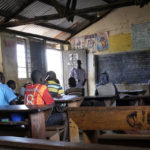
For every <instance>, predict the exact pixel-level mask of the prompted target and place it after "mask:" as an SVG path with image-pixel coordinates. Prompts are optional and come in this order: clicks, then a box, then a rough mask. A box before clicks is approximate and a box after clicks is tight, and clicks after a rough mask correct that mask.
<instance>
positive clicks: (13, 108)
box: [0, 105, 53, 113]
mask: <svg viewBox="0 0 150 150" xmlns="http://www.w3.org/2000/svg"><path fill="white" fill-rule="evenodd" d="M52 108H53V105H34V106H33V105H29V106H27V105H9V106H5V105H1V106H0V113H9V112H19V113H20V112H25V113H28V112H29V113H35V112H40V111H45V110H51V109H52Z"/></svg>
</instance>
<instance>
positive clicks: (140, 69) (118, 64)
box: [95, 50, 150, 84]
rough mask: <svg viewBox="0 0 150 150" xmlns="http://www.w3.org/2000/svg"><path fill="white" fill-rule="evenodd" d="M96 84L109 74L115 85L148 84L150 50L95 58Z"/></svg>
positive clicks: (149, 76) (149, 77)
mask: <svg viewBox="0 0 150 150" xmlns="http://www.w3.org/2000/svg"><path fill="white" fill-rule="evenodd" d="M95 66H96V67H95V75H96V83H97V84H98V83H99V76H100V74H101V73H103V72H107V73H108V75H109V80H110V81H111V82H114V83H123V82H126V83H147V82H148V80H149V79H150V50H143V51H133V52H124V53H117V54H108V55H96V56H95Z"/></svg>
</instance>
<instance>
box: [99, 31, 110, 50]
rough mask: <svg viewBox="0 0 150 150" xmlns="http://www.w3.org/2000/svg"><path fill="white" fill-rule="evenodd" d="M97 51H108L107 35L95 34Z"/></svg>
mask: <svg viewBox="0 0 150 150" xmlns="http://www.w3.org/2000/svg"><path fill="white" fill-rule="evenodd" d="M96 40H97V50H98V51H102V50H108V48H109V46H108V33H107V32H104V33H97V37H96Z"/></svg>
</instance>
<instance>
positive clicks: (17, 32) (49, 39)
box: [2, 29, 70, 44]
mask: <svg viewBox="0 0 150 150" xmlns="http://www.w3.org/2000/svg"><path fill="white" fill-rule="evenodd" d="M2 31H3V32H8V33H14V34H16V35H20V36H25V37H36V38H41V39H44V40H47V41H51V42H56V43H60V44H70V43H69V42H68V41H63V40H59V39H55V38H50V37H46V36H41V35H37V34H32V33H25V32H20V31H15V30H10V29H4V30H2Z"/></svg>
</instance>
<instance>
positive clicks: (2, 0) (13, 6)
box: [0, 0, 26, 15]
mask: <svg viewBox="0 0 150 150" xmlns="http://www.w3.org/2000/svg"><path fill="white" fill-rule="evenodd" d="M25 1H26V0H0V10H2V11H5V12H6V13H14V12H16V11H17V10H18V9H19V8H20V7H21V6H22V4H23V3H24V2H25ZM10 15H11V14H10Z"/></svg>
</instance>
